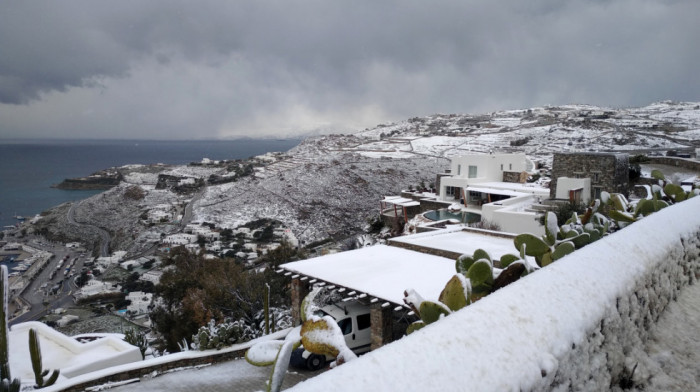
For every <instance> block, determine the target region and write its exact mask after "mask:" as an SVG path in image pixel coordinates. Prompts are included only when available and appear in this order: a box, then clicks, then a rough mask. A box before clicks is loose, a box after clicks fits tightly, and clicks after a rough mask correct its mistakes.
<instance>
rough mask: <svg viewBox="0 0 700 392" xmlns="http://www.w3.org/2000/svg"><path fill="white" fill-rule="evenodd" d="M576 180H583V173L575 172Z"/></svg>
mask: <svg viewBox="0 0 700 392" xmlns="http://www.w3.org/2000/svg"><path fill="white" fill-rule="evenodd" d="M574 178H583V172H574Z"/></svg>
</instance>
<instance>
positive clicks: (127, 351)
mask: <svg viewBox="0 0 700 392" xmlns="http://www.w3.org/2000/svg"><path fill="white" fill-rule="evenodd" d="M30 328H33V329H35V330H36V331H37V333H38V335H39V344H40V346H41V354H42V363H43V367H44V369H52V370H53V369H60V370H61V374H60V379H61V380H63V379H65V378H70V377H75V376H78V375H81V374H84V373H89V372H93V371H96V370H100V369H105V368H109V367H112V366H117V365H121V364H126V363H130V362H136V361H141V353H140V352H139V349H138V347H136V346H132V345H130V344H129V343H127V342H125V341H123V340H122V339H119V338H116V337H114V336H107V337H104V338H102V339H98V340H95V341H92V342H89V343H80V342H78V341H77V340H75V339H73V338H71V337H69V336H66V335H64V334H62V333H60V332H58V331H56V330H55V329H53V328H51V327H49V326H47V325H46V324H44V323H40V322H36V321H30V322H26V323H21V324H17V325H14V326H13V327H12V329H11V330H10V332H9V341H10V344H9V350H10V366H11V369H12V376H13V377H17V378H21V379H22V380H24V381H27V382H30V380H31V382H33V381H34V372H33V371H32V362H31V357H30V355H29V329H30Z"/></svg>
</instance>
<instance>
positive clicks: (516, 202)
mask: <svg viewBox="0 0 700 392" xmlns="http://www.w3.org/2000/svg"><path fill="white" fill-rule="evenodd" d="M526 168H527V158H526V157H525V154H489V155H466V156H461V157H456V158H454V159H453V160H452V164H451V175H450V176H446V177H442V178H441V179H440V196H439V200H440V201H445V202H454V203H455V204H453V206H452V207H450V208H451V209H455V210H461V211H463V212H467V213H471V214H478V215H479V216H480V217H481V220H482V221H488V222H490V223H494V224H496V225H498V226H499V227H500V228H501V230H503V231H506V232H510V233H524V232H530V233H533V234H543V233H544V228H543V226H542V225H540V223H539V215H540V214H541V212H538V211H536V210H534V209H532V208H531V207H532V205H533V204H538V203H539V202H540V201H542V200H546V199H548V198H549V189H546V188H542V187H540V186H537V185H535V184H528V183H524V184H523V183H519V182H504V181H503V179H504V173H505V172H510V173H515V175H517V173H522V172H525V171H526Z"/></svg>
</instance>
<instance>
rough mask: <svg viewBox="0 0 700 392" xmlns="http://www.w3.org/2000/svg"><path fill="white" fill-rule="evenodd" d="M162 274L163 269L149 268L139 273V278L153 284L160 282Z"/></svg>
mask: <svg viewBox="0 0 700 392" xmlns="http://www.w3.org/2000/svg"><path fill="white" fill-rule="evenodd" d="M162 276H163V271H156V270H150V271H148V272H145V273H144V274H143V275H141V278H140V279H141V280H145V281H147V282H152V283H153V284H158V283H160V278H161V277H162Z"/></svg>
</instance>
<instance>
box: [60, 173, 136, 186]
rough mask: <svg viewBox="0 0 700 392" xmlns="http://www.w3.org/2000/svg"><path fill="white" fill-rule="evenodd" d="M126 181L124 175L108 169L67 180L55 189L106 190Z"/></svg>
mask: <svg viewBox="0 0 700 392" xmlns="http://www.w3.org/2000/svg"><path fill="white" fill-rule="evenodd" d="M123 179H124V177H123V176H122V174H121V173H120V172H119V171H117V170H115V169H107V170H101V171H98V172H95V173H93V174H91V175H89V176H87V177H80V178H66V179H65V180H63V181H62V182H61V183H60V184H57V185H54V186H53V187H54V188H58V189H68V190H106V189H111V188H113V187H115V186H117V185H119V183H120V182H121V181H122V180H123Z"/></svg>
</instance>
